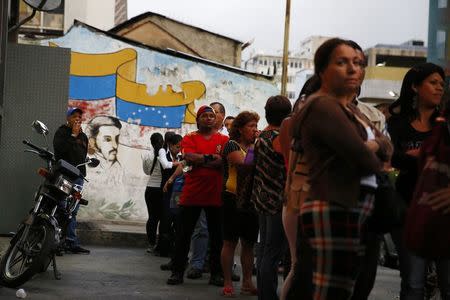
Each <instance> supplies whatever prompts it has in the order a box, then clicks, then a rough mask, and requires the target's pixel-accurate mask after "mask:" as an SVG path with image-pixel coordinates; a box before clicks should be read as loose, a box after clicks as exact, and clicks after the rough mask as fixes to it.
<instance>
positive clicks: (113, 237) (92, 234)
mask: <svg viewBox="0 0 450 300" xmlns="http://www.w3.org/2000/svg"><path fill="white" fill-rule="evenodd" d="M77 235H78V237H79V239H80V243H81V244H82V245H99V246H112V247H139V248H144V247H148V242H147V235H146V232H145V223H144V222H134V223H133V222H121V221H104V220H101V221H86V220H80V221H79V222H78V226H77Z"/></svg>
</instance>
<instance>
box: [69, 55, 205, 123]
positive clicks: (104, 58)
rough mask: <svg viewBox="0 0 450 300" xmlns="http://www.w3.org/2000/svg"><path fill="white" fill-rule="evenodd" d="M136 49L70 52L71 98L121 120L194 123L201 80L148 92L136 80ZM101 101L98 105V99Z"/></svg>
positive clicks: (201, 90)
mask: <svg viewBox="0 0 450 300" xmlns="http://www.w3.org/2000/svg"><path fill="white" fill-rule="evenodd" d="M136 62H137V53H136V51H135V50H134V49H130V48H128V49H123V50H120V51H118V52H114V53H105V54H88V53H78V52H72V63H71V68H70V91H69V97H70V99H71V100H77V101H87V103H82V106H84V107H85V108H86V109H87V111H90V110H92V108H93V110H94V111H95V114H99V113H100V114H111V113H114V114H115V115H116V116H117V118H119V119H120V120H122V121H124V122H127V123H130V124H137V125H141V126H152V127H159V128H181V125H182V123H190V124H193V123H195V111H194V109H195V107H194V100H196V99H199V98H201V97H202V96H203V95H204V93H205V90H206V88H205V85H204V84H203V83H202V82H201V81H188V82H183V83H182V84H181V88H182V91H180V92H175V91H173V89H172V86H171V85H167V87H166V90H163V87H162V86H159V89H158V91H157V92H156V94H154V95H149V94H148V93H147V87H146V85H144V84H139V83H137V82H136ZM90 101H95V102H102V103H103V104H104V105H102V106H101V108H100V109H99V106H98V103H94V102H93V103H89V102H90Z"/></svg>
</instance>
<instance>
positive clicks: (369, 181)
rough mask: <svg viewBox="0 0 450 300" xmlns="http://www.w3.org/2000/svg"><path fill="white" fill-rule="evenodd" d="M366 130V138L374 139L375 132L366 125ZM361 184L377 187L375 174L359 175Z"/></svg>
mask: <svg viewBox="0 0 450 300" xmlns="http://www.w3.org/2000/svg"><path fill="white" fill-rule="evenodd" d="M366 131H367V140H368V141H371V140H374V139H375V134H373V131H372V129H371V128H370V127H366ZM361 185H365V186H370V187H373V188H375V189H376V188H377V187H378V184H377V177H376V176H375V174H373V175H369V176H363V177H361Z"/></svg>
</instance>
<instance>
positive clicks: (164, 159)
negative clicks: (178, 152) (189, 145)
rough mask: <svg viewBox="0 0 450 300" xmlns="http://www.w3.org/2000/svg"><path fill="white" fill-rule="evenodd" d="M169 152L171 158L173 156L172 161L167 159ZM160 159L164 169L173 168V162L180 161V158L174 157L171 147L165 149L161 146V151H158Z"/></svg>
mask: <svg viewBox="0 0 450 300" xmlns="http://www.w3.org/2000/svg"><path fill="white" fill-rule="evenodd" d="M167 153H169V155H170V158H172V161H169V160H168V159H167ZM158 161H159V163H160V164H161V166H162V168H163V169H172V167H173V162H174V161H178V158H177V157H173V155H172V153H171V152H170V150H169V149H167V150H165V149H164V148H161V149H159V152H158Z"/></svg>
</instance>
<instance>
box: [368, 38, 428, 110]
mask: <svg viewBox="0 0 450 300" xmlns="http://www.w3.org/2000/svg"><path fill="white" fill-rule="evenodd" d="M364 53H365V54H366V57H367V68H366V77H365V80H364V82H363V84H362V87H361V95H360V99H361V100H362V101H364V102H368V103H373V104H375V105H376V104H380V103H390V102H392V101H393V100H395V99H397V97H398V95H399V93H400V88H401V85H402V81H403V77H404V76H405V74H406V72H407V71H408V70H409V69H410V68H412V67H413V66H415V65H417V64H419V63H423V62H426V60H427V48H426V47H425V46H424V42H423V41H418V40H409V41H407V42H405V43H402V44H400V45H387V44H377V45H375V46H374V47H371V48H369V49H366V50H365V51H364Z"/></svg>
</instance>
